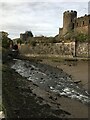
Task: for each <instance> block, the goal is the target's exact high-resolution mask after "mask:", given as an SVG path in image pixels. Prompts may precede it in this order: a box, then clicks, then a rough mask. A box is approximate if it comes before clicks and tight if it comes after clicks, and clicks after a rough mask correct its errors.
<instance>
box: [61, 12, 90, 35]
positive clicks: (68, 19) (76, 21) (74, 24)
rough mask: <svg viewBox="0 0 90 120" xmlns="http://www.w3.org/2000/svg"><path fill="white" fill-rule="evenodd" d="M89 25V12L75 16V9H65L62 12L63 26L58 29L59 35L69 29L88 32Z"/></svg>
mask: <svg viewBox="0 0 90 120" xmlns="http://www.w3.org/2000/svg"><path fill="white" fill-rule="evenodd" d="M88 25H90V14H89V15H87V14H85V15H84V16H81V17H77V11H74V10H71V11H65V12H64V13H63V28H62V29H59V35H65V34H67V33H68V32H70V31H72V30H73V31H75V32H79V33H84V34H88Z"/></svg>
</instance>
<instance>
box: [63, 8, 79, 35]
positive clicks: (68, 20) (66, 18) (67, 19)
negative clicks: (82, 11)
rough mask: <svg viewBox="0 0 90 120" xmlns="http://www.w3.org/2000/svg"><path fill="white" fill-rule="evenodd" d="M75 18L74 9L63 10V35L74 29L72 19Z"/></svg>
mask: <svg viewBox="0 0 90 120" xmlns="http://www.w3.org/2000/svg"><path fill="white" fill-rule="evenodd" d="M75 18H77V12H76V11H73V10H71V11H65V12H64V13H63V35H65V34H66V33H67V32H70V31H71V30H72V29H74V19H75Z"/></svg>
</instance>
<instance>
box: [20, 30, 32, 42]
mask: <svg viewBox="0 0 90 120" xmlns="http://www.w3.org/2000/svg"><path fill="white" fill-rule="evenodd" d="M30 37H33V34H32V32H31V31H26V32H25V33H21V34H20V39H21V40H24V41H26V40H27V39H28V38H30Z"/></svg>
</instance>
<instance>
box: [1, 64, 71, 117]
mask: <svg viewBox="0 0 90 120" xmlns="http://www.w3.org/2000/svg"><path fill="white" fill-rule="evenodd" d="M2 77H3V83H2V85H3V95H2V97H3V105H4V112H5V115H6V117H7V118H68V116H70V113H69V112H67V111H65V110H63V109H62V108H61V105H59V104H57V103H55V102H54V100H52V99H51V98H50V99H49V100H50V101H49V100H44V98H43V97H40V96H38V95H36V93H34V91H35V90H38V91H42V90H41V89H39V87H38V86H37V85H35V84H33V82H31V81H27V80H26V78H24V77H21V76H20V75H19V74H18V73H16V72H15V71H14V70H12V69H11V68H10V67H9V66H7V65H4V66H3V74H2ZM43 93H44V91H43ZM43 93H42V94H43ZM45 94H47V95H48V96H49V97H50V93H48V92H47V93H46V92H45ZM45 94H43V95H45ZM51 106H54V107H51ZM55 106H56V107H55Z"/></svg>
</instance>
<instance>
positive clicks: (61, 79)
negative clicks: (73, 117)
mask: <svg viewBox="0 0 90 120" xmlns="http://www.w3.org/2000/svg"><path fill="white" fill-rule="evenodd" d="M11 68H12V69H14V70H15V71H16V72H18V73H19V74H20V75H21V76H23V77H26V78H27V80H31V81H32V82H34V83H35V84H37V85H38V86H39V87H40V88H42V89H44V90H46V91H52V92H55V93H56V94H59V95H60V96H66V97H70V98H71V99H76V100H79V101H81V102H82V103H85V104H90V95H89V94H88V92H87V91H86V90H84V89H82V88H80V86H78V85H77V84H75V83H74V82H73V80H72V79H71V77H70V76H69V75H68V74H67V73H65V72H64V71H63V70H62V69H58V68H55V67H52V66H49V65H45V64H41V63H36V62H31V61H26V60H19V59H14V64H13V65H12V66H11Z"/></svg>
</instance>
